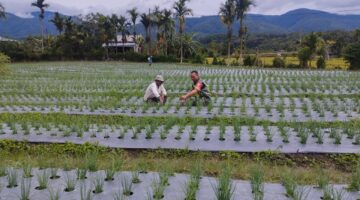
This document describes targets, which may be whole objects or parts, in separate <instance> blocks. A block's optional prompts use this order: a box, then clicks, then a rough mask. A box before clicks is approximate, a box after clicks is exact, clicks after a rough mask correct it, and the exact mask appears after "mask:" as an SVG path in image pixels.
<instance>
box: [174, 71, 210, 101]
mask: <svg viewBox="0 0 360 200" xmlns="http://www.w3.org/2000/svg"><path fill="white" fill-rule="evenodd" d="M190 77H191V80H192V81H193V85H192V90H191V92H189V93H187V94H186V95H183V96H182V97H180V100H181V103H183V104H184V103H186V102H187V101H188V100H189V99H190V98H191V97H194V100H193V103H192V105H193V106H196V105H198V103H202V104H203V105H208V104H209V103H210V101H211V97H210V92H209V91H208V89H207V85H206V84H205V83H204V82H203V81H202V80H201V79H200V76H199V72H198V71H192V72H191V74H190Z"/></svg>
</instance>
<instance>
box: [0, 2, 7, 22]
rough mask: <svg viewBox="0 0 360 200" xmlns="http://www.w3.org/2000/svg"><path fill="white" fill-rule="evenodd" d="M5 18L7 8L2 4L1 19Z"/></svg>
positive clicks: (0, 9) (0, 5) (0, 8)
mask: <svg viewBox="0 0 360 200" xmlns="http://www.w3.org/2000/svg"><path fill="white" fill-rule="evenodd" d="M5 17H6V16H5V7H4V6H3V5H2V4H1V3H0V19H1V18H5Z"/></svg>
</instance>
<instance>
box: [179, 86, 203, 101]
mask: <svg viewBox="0 0 360 200" xmlns="http://www.w3.org/2000/svg"><path fill="white" fill-rule="evenodd" d="M201 87H202V83H197V84H196V85H195V87H194V89H193V90H192V91H191V92H189V93H187V94H186V95H184V96H182V97H181V98H180V99H181V100H183V101H186V100H187V99H189V98H190V97H192V96H195V95H197V94H198V93H199V92H200V91H201Z"/></svg>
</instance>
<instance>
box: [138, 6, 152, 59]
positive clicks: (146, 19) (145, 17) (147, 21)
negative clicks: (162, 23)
mask: <svg viewBox="0 0 360 200" xmlns="http://www.w3.org/2000/svg"><path fill="white" fill-rule="evenodd" d="M140 18H141V20H140V22H141V23H142V24H143V26H144V28H145V32H146V36H145V42H146V43H147V54H148V55H150V53H151V14H150V13H149V14H146V13H143V14H142V15H141V16H140Z"/></svg>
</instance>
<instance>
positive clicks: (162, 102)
mask: <svg viewBox="0 0 360 200" xmlns="http://www.w3.org/2000/svg"><path fill="white" fill-rule="evenodd" d="M160 103H161V104H164V97H163V96H160Z"/></svg>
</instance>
